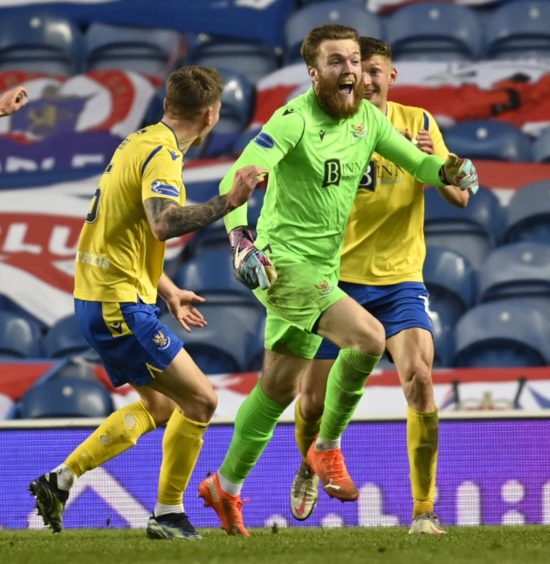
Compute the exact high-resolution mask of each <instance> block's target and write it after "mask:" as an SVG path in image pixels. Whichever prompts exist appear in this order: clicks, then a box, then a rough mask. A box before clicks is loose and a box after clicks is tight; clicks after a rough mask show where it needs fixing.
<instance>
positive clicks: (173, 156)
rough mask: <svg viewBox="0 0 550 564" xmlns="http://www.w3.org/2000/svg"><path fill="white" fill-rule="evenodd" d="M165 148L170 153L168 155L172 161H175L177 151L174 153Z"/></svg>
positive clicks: (177, 156)
mask: <svg viewBox="0 0 550 564" xmlns="http://www.w3.org/2000/svg"><path fill="white" fill-rule="evenodd" d="M166 150H167V151H168V152H169V153H170V156H171V157H172V160H173V161H175V160H177V159H178V158H179V155H178V153H176V152H175V151H171V150H170V149H166Z"/></svg>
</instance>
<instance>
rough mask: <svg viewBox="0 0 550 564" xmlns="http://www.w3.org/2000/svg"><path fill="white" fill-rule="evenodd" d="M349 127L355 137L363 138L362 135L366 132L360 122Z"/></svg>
mask: <svg viewBox="0 0 550 564" xmlns="http://www.w3.org/2000/svg"><path fill="white" fill-rule="evenodd" d="M351 128H352V129H353V131H352V135H353V136H354V137H357V139H363V137H365V135H366V134H367V130H366V129H365V126H364V125H363V124H362V123H356V124H352V126H351Z"/></svg>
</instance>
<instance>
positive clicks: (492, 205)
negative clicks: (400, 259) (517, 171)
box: [424, 186, 506, 269]
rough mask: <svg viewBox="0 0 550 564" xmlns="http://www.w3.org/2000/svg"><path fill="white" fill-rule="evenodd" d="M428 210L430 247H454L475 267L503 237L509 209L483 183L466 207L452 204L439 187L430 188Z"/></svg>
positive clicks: (427, 222) (425, 228)
mask: <svg viewBox="0 0 550 564" xmlns="http://www.w3.org/2000/svg"><path fill="white" fill-rule="evenodd" d="M425 209H426V211H425V221H424V234H425V238H426V244H427V246H428V247H431V246H440V247H447V248H449V249H452V250H454V251H456V252H457V253H459V254H461V255H463V256H464V257H466V258H467V259H468V260H469V261H470V263H471V265H472V267H473V268H474V269H475V268H477V267H478V266H479V265H480V264H481V262H482V261H483V259H484V257H485V256H486V255H487V254H488V253H489V252H490V251H491V249H493V247H494V246H495V245H497V244H498V243H499V242H500V240H501V238H502V232H503V230H504V226H505V223H506V217H505V210H504V208H503V206H502V205H501V203H500V201H499V199H498V198H497V197H496V196H495V194H494V193H493V192H492V191H491V190H490V189H488V188H485V187H483V186H481V187H480V188H479V191H478V193H477V194H476V195H475V196H473V197H471V198H470V201H469V202H468V205H467V206H466V207H465V208H457V207H456V206H452V205H450V204H449V203H448V202H446V201H445V200H443V198H442V197H441V196H440V194H438V193H437V189H436V188H429V189H428V190H426V208H425Z"/></svg>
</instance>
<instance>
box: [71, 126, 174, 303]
mask: <svg viewBox="0 0 550 564" xmlns="http://www.w3.org/2000/svg"><path fill="white" fill-rule="evenodd" d="M182 159H183V154H182V152H181V151H180V149H179V146H178V142H177V139H176V136H175V134H174V131H173V130H172V129H171V128H170V127H168V126H167V125H166V124H164V123H163V122H159V123H157V124H154V125H151V126H148V127H146V128H144V129H141V130H139V131H137V132H135V133H132V134H131V135H129V136H128V137H127V138H126V139H124V140H123V141H122V143H121V144H120V145H119V146H118V148H117V150H116V151H115V152H114V154H113V158H112V159H111V162H110V163H109V165H108V166H107V168H106V169H105V172H104V173H103V175H102V176H101V179H100V181H99V187H98V189H97V191H96V193H95V195H94V197H93V199H92V202H91V205H90V208H89V211H88V215H87V216H86V222H85V223H84V226H83V228H82V231H81V233H80V239H79V242H78V250H77V253H76V268H75V288H74V296H75V297H76V298H79V299H81V300H90V301H101V302H137V301H138V299H141V300H142V301H143V302H144V303H148V304H152V303H155V301H156V298H157V284H158V281H159V278H160V276H161V274H162V271H163V268H164V252H165V243H164V242H162V241H158V240H157V239H155V237H154V236H153V233H152V232H151V228H150V226H149V222H148V221H147V217H146V216H145V210H144V207H143V202H144V201H145V200H146V199H148V198H152V197H154V198H169V199H171V200H174V201H176V202H177V203H178V204H180V205H182V206H183V205H185V186H184V184H183V180H182V166H183V160H182Z"/></svg>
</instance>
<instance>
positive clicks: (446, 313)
mask: <svg viewBox="0 0 550 564" xmlns="http://www.w3.org/2000/svg"><path fill="white" fill-rule="evenodd" d="M424 283H425V284H426V287H427V288H428V291H429V292H430V309H431V310H432V311H435V312H437V314H438V318H439V319H440V321H441V324H442V325H443V327H444V328H448V327H453V326H454V325H455V323H456V322H457V321H458V319H459V318H460V316H461V315H462V314H463V313H464V312H465V311H466V310H467V309H468V308H469V307H471V306H472V304H473V303H474V300H475V279H474V271H473V269H472V266H471V264H470V262H469V261H468V260H467V259H466V258H465V257H463V256H462V255H460V254H459V253H457V252H455V251H453V250H452V249H448V248H446V247H438V246H431V247H428V250H427V254H426V260H425V262H424Z"/></svg>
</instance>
